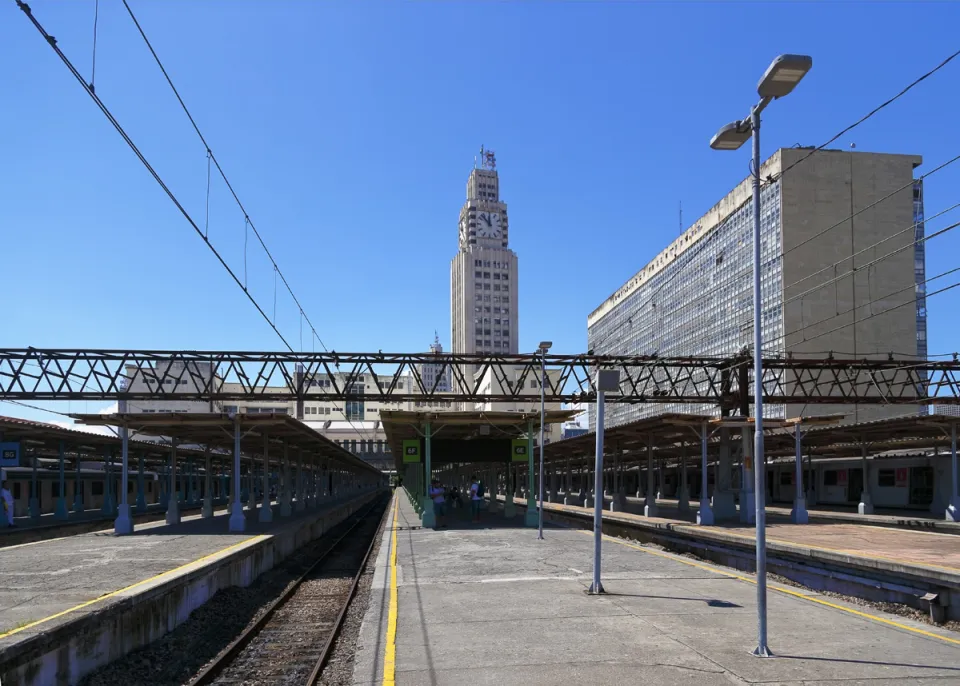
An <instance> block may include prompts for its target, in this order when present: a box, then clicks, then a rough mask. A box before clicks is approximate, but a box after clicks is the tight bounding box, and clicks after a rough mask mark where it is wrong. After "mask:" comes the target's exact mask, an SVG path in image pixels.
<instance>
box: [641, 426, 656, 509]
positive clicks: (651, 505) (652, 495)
mask: <svg viewBox="0 0 960 686" xmlns="http://www.w3.org/2000/svg"><path fill="white" fill-rule="evenodd" d="M656 494H657V490H656V488H655V487H654V485H653V436H648V437H647V504H646V506H645V507H644V508H643V514H644V515H645V516H647V517H656V516H658V515H659V514H660V508H658V507H657V495H656Z"/></svg>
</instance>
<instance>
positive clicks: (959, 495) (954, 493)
mask: <svg viewBox="0 0 960 686" xmlns="http://www.w3.org/2000/svg"><path fill="white" fill-rule="evenodd" d="M950 470H951V471H950V504H949V505H947V521H948V522H960V469H958V465H957V423H956V422H953V423H952V424H950Z"/></svg>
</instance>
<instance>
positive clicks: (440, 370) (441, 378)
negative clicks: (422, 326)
mask: <svg viewBox="0 0 960 686" xmlns="http://www.w3.org/2000/svg"><path fill="white" fill-rule="evenodd" d="M430 352H431V353H433V354H434V355H440V354H442V353H443V346H442V345H440V337H439V336H437V334H436V332H434V334H433V343H432V344H431V345H430ZM417 371H418V372H419V374H420V379H421V380H422V381H423V386H424V388H426V389H427V390H428V391H436V392H444V393H449V392H450V388H451V385H450V382H451V379H452V378H453V370H452V369H451V368H450V367H449V366H445V365H442V364H427V363H424V364H421V365H420V368H419V369H418V370H417Z"/></svg>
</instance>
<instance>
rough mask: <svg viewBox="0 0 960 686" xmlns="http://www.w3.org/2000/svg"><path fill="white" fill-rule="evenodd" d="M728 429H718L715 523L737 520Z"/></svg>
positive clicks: (714, 504) (714, 489)
mask: <svg viewBox="0 0 960 686" xmlns="http://www.w3.org/2000/svg"><path fill="white" fill-rule="evenodd" d="M730 453H731V445H730V429H728V428H725V427H724V428H721V429H720V445H719V446H718V450H717V469H716V477H717V478H716V480H715V482H714V486H713V517H714V519H715V520H716V521H721V520H726V519H736V518H737V502H736V498H735V497H734V493H733V484H732V483H731V479H730V477H731V475H732V471H733V461H732V460H731V458H730Z"/></svg>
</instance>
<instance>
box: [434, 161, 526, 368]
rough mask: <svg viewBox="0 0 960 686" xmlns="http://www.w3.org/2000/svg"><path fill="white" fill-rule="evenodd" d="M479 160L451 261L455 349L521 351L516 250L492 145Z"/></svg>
mask: <svg viewBox="0 0 960 686" xmlns="http://www.w3.org/2000/svg"><path fill="white" fill-rule="evenodd" d="M480 163H481V164H480V166H479V167H475V168H474V169H473V171H471V172H470V177H469V179H467V199H466V201H465V202H464V203H463V206H462V207H461V208H460V222H459V227H458V228H459V250H458V252H457V255H456V257H454V258H453V262H452V263H451V265H450V323H451V342H452V347H453V352H455V353H493V354H508V353H516V352H517V350H518V347H519V344H518V340H519V333H518V330H517V329H518V327H517V323H518V317H517V304H518V303H517V255H516V254H515V253H514V252H513V251H512V250H511V249H510V248H509V236H510V234H509V222H508V220H507V205H506V203H504V202H502V201H501V200H500V178H499V175H498V173H497V162H496V157H495V156H494V153H493V151H492V150H484V149H483V148H481V149H480Z"/></svg>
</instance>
